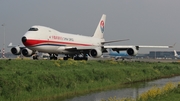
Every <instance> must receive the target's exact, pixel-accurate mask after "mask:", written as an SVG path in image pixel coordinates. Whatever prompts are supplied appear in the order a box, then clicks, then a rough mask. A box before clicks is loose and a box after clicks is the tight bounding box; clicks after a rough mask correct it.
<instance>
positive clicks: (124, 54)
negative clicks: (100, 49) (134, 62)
mask: <svg viewBox="0 0 180 101" xmlns="http://www.w3.org/2000/svg"><path fill="white" fill-rule="evenodd" d="M108 52H109V55H110V57H112V58H114V59H115V60H118V59H122V60H125V59H132V56H130V55H128V53H127V52H126V51H121V52H119V53H118V52H115V51H112V49H109V51H108Z"/></svg>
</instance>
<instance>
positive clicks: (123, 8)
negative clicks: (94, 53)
mask: <svg viewBox="0 0 180 101" xmlns="http://www.w3.org/2000/svg"><path fill="white" fill-rule="evenodd" d="M102 14H106V26H105V35H104V37H105V39H106V41H108V40H117V39H130V40H129V41H124V42H118V43H114V44H116V45H118V44H119V45H173V44H174V43H176V46H175V47H174V48H173V49H165V50H167V51H172V50H174V49H176V50H177V51H180V40H179V37H180V34H179V33H180V0H0V24H1V25H2V24H5V26H0V49H2V48H3V32H4V31H3V28H5V44H6V46H7V45H8V44H9V43H10V42H12V43H13V44H15V45H19V44H22V43H21V37H22V36H23V35H24V34H25V32H26V31H27V30H28V29H29V28H30V27H31V26H33V25H43V26H48V27H51V28H54V29H56V30H58V31H61V32H67V33H75V34H81V35H87V36H92V35H93V33H94V31H95V29H96V27H97V24H98V22H99V20H100V18H101V16H102ZM150 50H155V49H148V50H147V49H142V48H141V49H140V51H139V52H145V53H146V52H148V51H150ZM163 50H164V49H163ZM6 51H10V49H8V48H6Z"/></svg>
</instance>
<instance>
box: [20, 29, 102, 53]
mask: <svg viewBox="0 0 180 101" xmlns="http://www.w3.org/2000/svg"><path fill="white" fill-rule="evenodd" d="M32 28H37V29H38V30H36V31H33V30H29V31H28V32H26V33H25V35H24V37H26V39H27V40H26V42H23V44H24V45H25V46H26V47H27V48H29V49H31V50H36V51H39V52H46V53H64V54H69V53H76V51H74V52H72V51H71V52H70V51H67V50H65V47H66V48H67V47H75V46H101V42H103V41H104V39H99V38H94V37H89V36H82V35H75V34H69V33H62V32H59V31H56V30H54V29H52V28H48V27H44V26H32Z"/></svg>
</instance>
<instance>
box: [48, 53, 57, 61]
mask: <svg viewBox="0 0 180 101" xmlns="http://www.w3.org/2000/svg"><path fill="white" fill-rule="evenodd" d="M49 55H50V60H57V59H58V54H49Z"/></svg>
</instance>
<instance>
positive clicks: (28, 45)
mask: <svg viewBox="0 0 180 101" xmlns="http://www.w3.org/2000/svg"><path fill="white" fill-rule="evenodd" d="M105 21H106V15H105V14H103V15H102V17H101V19H100V21H99V23H98V26H97V28H96V30H95V33H94V35H93V36H92V37H90V36H82V35H76V34H70V33H63V32H59V31H57V30H55V29H52V28H49V27H45V26H39V25H35V26H32V27H30V29H29V30H28V31H27V32H26V33H25V34H24V35H23V37H22V38H21V40H22V43H23V44H24V46H25V47H19V46H15V47H12V48H11V52H12V53H13V54H15V55H19V54H21V53H22V54H23V55H24V56H32V55H33V54H35V52H42V53H49V54H50V59H55V60H56V59H57V56H58V54H65V57H64V58H63V59H64V60H68V58H73V59H74V60H87V59H88V56H90V57H93V58H98V57H101V55H102V53H103V52H107V50H106V49H109V48H111V49H112V50H113V51H116V52H119V51H126V52H127V54H128V55H130V56H134V55H136V54H137V53H138V50H139V48H171V46H141V45H137V46H133V45H123V46H122V45H111V46H109V45H105V44H106V43H112V42H118V41H124V40H114V41H105V39H104V37H103V34H104V29H105ZM34 59H35V58H34Z"/></svg>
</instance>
